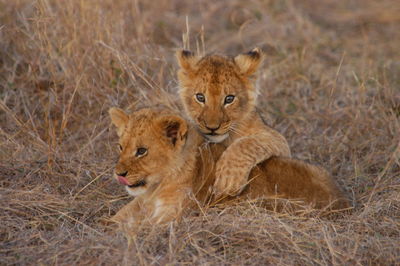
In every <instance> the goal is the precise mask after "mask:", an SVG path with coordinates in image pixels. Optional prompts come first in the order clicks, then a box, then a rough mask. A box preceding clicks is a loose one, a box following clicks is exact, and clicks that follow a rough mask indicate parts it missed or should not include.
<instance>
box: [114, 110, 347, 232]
mask: <svg viewBox="0 0 400 266" xmlns="http://www.w3.org/2000/svg"><path fill="white" fill-rule="evenodd" d="M109 113H110V116H111V120H112V123H113V124H114V125H115V126H116V128H117V134H118V136H119V147H120V150H121V153H120V156H119V160H118V163H117V165H116V167H115V178H116V179H117V180H118V181H119V182H120V183H121V184H122V185H124V186H125V187H126V190H127V191H128V192H129V193H130V194H131V195H134V196H135V199H134V200H133V201H131V202H130V203H129V204H127V205H126V206H124V207H123V208H122V209H121V210H120V211H118V212H117V214H116V215H115V216H114V217H113V218H112V220H114V221H115V222H117V223H121V224H128V225H129V228H130V230H132V232H134V230H135V229H137V228H138V225H139V224H141V223H143V222H148V223H150V224H161V223H166V222H168V221H171V220H175V219H178V218H179V217H180V216H181V215H182V212H183V211H184V210H185V209H191V208H193V207H195V206H198V205H200V206H205V205H206V204H207V203H208V199H209V197H208V196H209V195H207V194H208V193H209V191H210V189H209V188H210V187H211V185H212V184H213V183H214V180H215V175H214V172H213V165H209V164H208V161H210V162H212V161H213V159H211V160H207V158H204V156H207V154H206V153H202V152H201V151H202V145H201V143H202V142H203V138H202V136H201V135H200V134H199V133H198V131H197V130H196V129H195V128H193V127H191V126H190V124H188V123H187V122H186V121H185V120H184V119H183V118H182V117H180V116H179V115H176V114H175V113H174V112H172V111H170V110H166V109H155V108H153V109H150V108H145V109H141V110H139V111H136V112H134V113H132V114H130V115H128V114H126V113H125V112H124V111H122V110H121V109H118V108H111V109H110V111H109ZM216 145H219V144H216ZM201 169H203V170H201ZM206 173H207V174H206ZM260 197H261V198H265V199H277V198H283V199H295V200H299V201H302V202H304V203H306V204H307V205H311V206H313V207H315V208H328V209H330V210H331V209H341V208H346V207H348V205H349V204H348V202H347V199H346V198H345V197H344V195H343V194H342V192H341V191H340V189H339V188H338V187H337V185H336V184H335V182H334V181H333V180H332V178H331V177H330V176H329V174H328V173H327V172H326V171H325V170H324V169H323V168H321V167H318V166H314V165H311V164H307V163H304V162H302V161H299V160H295V159H290V158H285V157H271V158H270V159H268V160H266V161H264V162H262V163H260V164H258V165H257V166H256V167H255V168H254V169H253V170H252V171H251V173H250V181H249V185H248V186H246V188H245V190H244V191H243V192H242V193H241V194H240V195H239V196H237V197H232V198H230V199H227V200H232V199H236V200H245V199H256V198H260Z"/></svg>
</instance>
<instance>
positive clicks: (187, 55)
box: [176, 50, 200, 72]
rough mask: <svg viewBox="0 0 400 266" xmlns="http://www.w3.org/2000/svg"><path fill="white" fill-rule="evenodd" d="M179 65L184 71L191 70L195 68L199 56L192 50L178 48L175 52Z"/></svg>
mask: <svg viewBox="0 0 400 266" xmlns="http://www.w3.org/2000/svg"><path fill="white" fill-rule="evenodd" d="M176 58H177V59H178V63H179V66H180V67H181V69H183V70H184V71H185V72H193V71H195V70H196V64H197V62H199V60H200V57H198V56H196V55H195V54H194V53H193V52H191V51H188V50H179V51H178V52H176Z"/></svg>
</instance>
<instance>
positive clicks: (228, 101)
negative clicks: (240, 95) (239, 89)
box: [224, 95, 235, 104]
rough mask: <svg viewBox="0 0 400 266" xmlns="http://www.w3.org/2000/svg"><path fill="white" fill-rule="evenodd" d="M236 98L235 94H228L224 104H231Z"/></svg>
mask: <svg viewBox="0 0 400 266" xmlns="http://www.w3.org/2000/svg"><path fill="white" fill-rule="evenodd" d="M233 100H235V95H228V96H226V97H225V101H224V104H230V103H232V102H233Z"/></svg>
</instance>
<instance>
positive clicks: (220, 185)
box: [214, 166, 250, 197]
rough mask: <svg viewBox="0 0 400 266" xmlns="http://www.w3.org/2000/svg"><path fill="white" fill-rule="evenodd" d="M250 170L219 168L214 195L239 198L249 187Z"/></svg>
mask: <svg viewBox="0 0 400 266" xmlns="http://www.w3.org/2000/svg"><path fill="white" fill-rule="evenodd" d="M249 172H250V171H249V170H247V169H246V168H245V167H241V168H239V167H238V168H236V167H218V166H217V169H216V173H215V183H214V194H215V195H216V196H218V197H221V196H237V195H239V194H240V193H241V192H242V191H243V189H244V188H245V187H246V185H247V179H248V176H249Z"/></svg>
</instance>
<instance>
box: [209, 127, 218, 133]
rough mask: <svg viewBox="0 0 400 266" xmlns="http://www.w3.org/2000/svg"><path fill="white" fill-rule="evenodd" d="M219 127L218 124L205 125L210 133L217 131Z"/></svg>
mask: <svg viewBox="0 0 400 266" xmlns="http://www.w3.org/2000/svg"><path fill="white" fill-rule="evenodd" d="M219 127H220V126H218V127H208V126H206V128H207V129H208V130H210V131H211V133H214V132H215V131H217V130H218V129H219Z"/></svg>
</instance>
